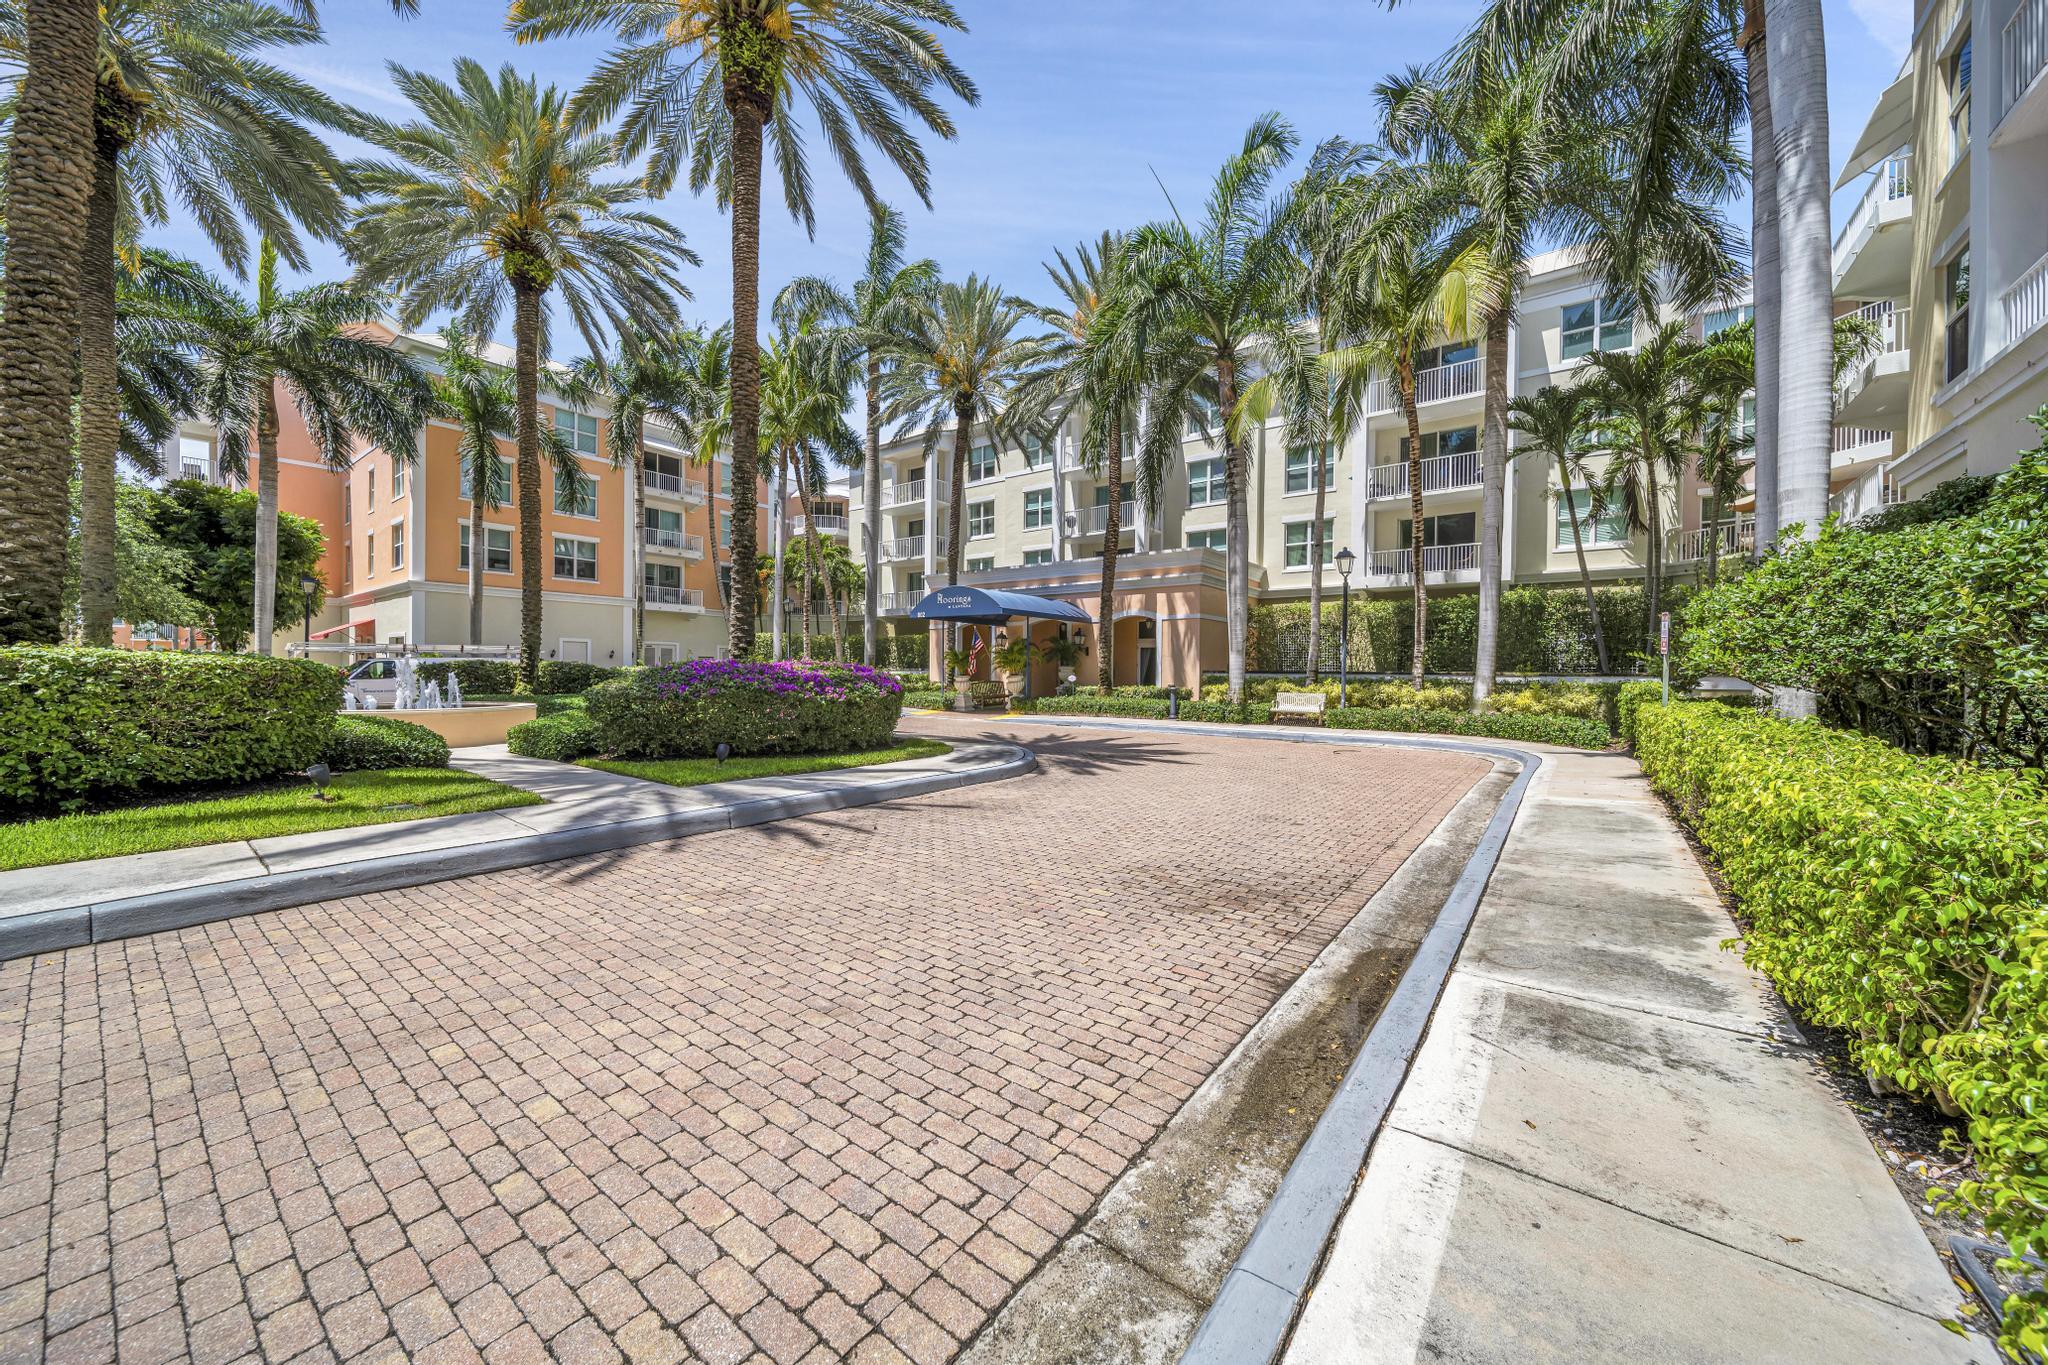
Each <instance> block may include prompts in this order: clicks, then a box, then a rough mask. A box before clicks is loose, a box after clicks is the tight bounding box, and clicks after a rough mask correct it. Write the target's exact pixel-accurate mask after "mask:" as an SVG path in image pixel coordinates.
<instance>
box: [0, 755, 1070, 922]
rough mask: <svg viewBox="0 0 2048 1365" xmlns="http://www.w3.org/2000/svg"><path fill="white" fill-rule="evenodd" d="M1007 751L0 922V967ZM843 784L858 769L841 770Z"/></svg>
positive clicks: (759, 816)
mask: <svg viewBox="0 0 2048 1365" xmlns="http://www.w3.org/2000/svg"><path fill="white" fill-rule="evenodd" d="M989 743H990V746H991V747H993V748H997V749H1001V750H1006V751H1007V753H1006V754H1005V756H1004V757H1002V758H1000V759H999V760H997V761H995V762H992V763H985V764H982V765H980V766H978V767H974V768H967V769H963V770H959V771H952V772H921V773H917V774H914V775H911V776H906V777H899V778H892V779H889V780H886V781H879V782H873V783H863V784H862V785H860V786H854V787H831V788H827V789H824V790H820V791H810V792H797V793H794V794H792V795H789V796H768V797H754V798H752V799H750V800H745V801H737V802H734V803H733V804H731V805H727V806H718V807H713V808H710V809H707V810H691V811H673V812H668V813H665V814H661V815H653V816H644V817H641V818H639V819H634V820H617V821H608V822H605V823H602V824H592V825H584V826H579V827H576V828H573V829H565V830H555V831H551V832H549V833H545V834H529V835H522V836H518V837H515V838H510V839H495V840H491V841H490V842H487V843H479V844H471V845H467V846H463V847H458V848H444V849H427V850H422V851H420V852H415V853H397V854H391V855H389V856H387V857H382V858H366V859H363V860H362V861H360V862H353V863H339V864H336V865H334V866H330V867H313V868H302V869H299V870H296V871H291V872H273V873H266V874H264V875H262V876H256V877H239V878H236V879H234V880H232V881H221V882H213V883H209V884H204V885H199V886H182V887H179V888H177V889H176V890H172V891H157V892H150V893H148V894H145V895H140V896H125V897H122V898H120V899H117V900H106V901H95V902H91V903H88V904H85V905H74V906H65V907H62V908H58V909H51V910H43V911H37V912H35V913H32V914H26V915H20V916H16V917H12V918H8V919H0V962H5V961H8V960H10V959H12V958H17V957H27V956H29V955H30V954H33V953H47V952H57V951H60V950H62V949H65V948H80V947H84V946H86V945H87V944H92V943H106V942H109V941H111V940H114V939H121V938H132V937H134V936H136V935H138V934H154V933H159V932H161V931H163V930H165V929H183V928H187V927H189V926H191V925H195V924H209V923H212V922H213V921H215V920H223V919H233V918H236V917H239V916H242V915H253V914H260V913H262V912H263V911H267V910H285V909H289V908H290V907H292V906H295V905H310V904H312V903H314V902H316V901H324V900H332V899H334V898H336V897H338V896H358V895H364V894H367V893H370V892H375V891H396V890H400V889H402V888H404V887H409V886H424V885H426V884H428V883H430V882H439V881H448V880H450V879H452V878H456V877H469V876H475V875H478V874H481V873H486V872H503V871H505V870H507V869H510V868H515V867H530V866H532V865H533V864H535V863H549V862H554V861H556V860H558V859H561V858H574V857H579V856H581V855H583V854H588V853H610V852H614V851H616V850H618V849H622V848H630V847H632V846H634V845H636V844H648V843H656V842H659V841H660V840H663V839H678V838H686V837H688V836H690V835H693V834H708V833H713V832H716V831H719V830H728V829H745V828H747V827H749V826H752V825H761V824H767V823H768V822H770V821H773V820H785V819H789V818H791V817H794V816H802V815H818V814H822V813H824V812H826V811H835V810H848V809H852V808H854V807H858V806H872V805H878V804H880V803H881V802H884V801H896V800H901V799H903V798H905V797H911V796H928V795H930V794H931V793H933V792H942V791H953V790H956V789H958V788H961V787H973V786H979V785H981V784H982V783H985V782H1000V781H1003V780H1005V779H1007V778H1012V777H1021V776H1023V775H1024V774H1025V773H1027V772H1030V771H1031V770H1032V769H1033V768H1034V767H1036V766H1037V764H1038V759H1037V756H1036V755H1034V754H1033V753H1032V752H1031V751H1030V750H1029V749H1026V748H1024V747H1023V746H1021V745H1016V744H1002V743H999V742H994V741H989ZM836 771H837V774H839V775H843V774H844V773H846V772H849V771H858V770H855V769H839V770H836Z"/></svg>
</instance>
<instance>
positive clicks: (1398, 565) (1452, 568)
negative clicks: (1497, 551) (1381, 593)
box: [1365, 545, 1479, 584]
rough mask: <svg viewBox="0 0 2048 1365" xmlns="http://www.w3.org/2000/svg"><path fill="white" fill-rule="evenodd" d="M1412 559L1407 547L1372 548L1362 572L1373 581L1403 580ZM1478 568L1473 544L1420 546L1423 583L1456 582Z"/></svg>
mask: <svg viewBox="0 0 2048 1365" xmlns="http://www.w3.org/2000/svg"><path fill="white" fill-rule="evenodd" d="M1412 561H1413V552H1412V551H1409V550H1374V551H1373V552H1372V554H1371V555H1369V556H1367V558H1366V563H1365V576H1366V577H1367V578H1368V579H1370V580H1373V581H1376V582H1379V583H1382V584H1386V583H1406V582H1407V581H1408V571H1409V568H1410V566H1411V564H1412ZM1478 572H1479V547H1478V546H1477V545H1427V546H1424V547H1423V550H1422V581H1423V582H1424V583H1432V582H1435V583H1449V582H1457V581H1459V580H1461V579H1463V578H1466V577H1468V576H1473V575H1476V574H1478Z"/></svg>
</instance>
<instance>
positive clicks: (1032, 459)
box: [1024, 436, 1052, 469]
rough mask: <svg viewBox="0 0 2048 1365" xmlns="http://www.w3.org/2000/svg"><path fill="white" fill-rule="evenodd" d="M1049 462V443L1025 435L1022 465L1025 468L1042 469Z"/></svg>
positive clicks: (1050, 450) (1050, 455) (1050, 448)
mask: <svg viewBox="0 0 2048 1365" xmlns="http://www.w3.org/2000/svg"><path fill="white" fill-rule="evenodd" d="M1051 463H1052V445H1051V443H1050V442H1047V441H1041V440H1039V439H1038V438H1037V437H1036V436H1026V437H1025V438H1024V467H1025V468H1026V469H1043V468H1045V467H1046V466H1047V465H1049V464H1051Z"/></svg>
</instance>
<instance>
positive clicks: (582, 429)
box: [555, 408, 597, 455]
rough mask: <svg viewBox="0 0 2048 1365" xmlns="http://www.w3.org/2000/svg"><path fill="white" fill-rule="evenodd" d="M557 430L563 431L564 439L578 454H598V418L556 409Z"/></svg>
mask: <svg viewBox="0 0 2048 1365" xmlns="http://www.w3.org/2000/svg"><path fill="white" fill-rule="evenodd" d="M555 430H556V431H559V432H561V433H562V439H564V440H566V441H567V442H568V443H569V448H570V449H571V450H573V451H575V452H576V453H577V454H578V455H595V454H597V419H596V418H595V417H588V416H585V415H584V414H583V413H580V412H566V411H564V410H563V409H561V408H556V409H555Z"/></svg>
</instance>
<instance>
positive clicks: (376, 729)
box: [320, 716, 448, 773]
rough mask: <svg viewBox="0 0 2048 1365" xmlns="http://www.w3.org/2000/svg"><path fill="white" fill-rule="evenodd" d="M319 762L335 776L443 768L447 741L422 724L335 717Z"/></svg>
mask: <svg viewBox="0 0 2048 1365" xmlns="http://www.w3.org/2000/svg"><path fill="white" fill-rule="evenodd" d="M320 761H321V762H322V763H325V764H326V765H327V766H328V767H329V768H331V769H332V770H334V771H335V772H338V773H346V772H355V771H358V770H362V769H370V768H445V767H447V766H448V741H447V740H445V739H442V738H441V737H440V736H439V735H437V734H435V733H434V732H433V731H432V730H429V729H428V728H427V727H426V726H424V725H414V724H413V723H412V722H411V721H404V720H397V719H395V718H392V717H386V716H336V717H335V718H334V733H333V735H332V736H330V737H329V738H328V741H327V747H326V749H324V750H323V751H322V752H321V754H320Z"/></svg>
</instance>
